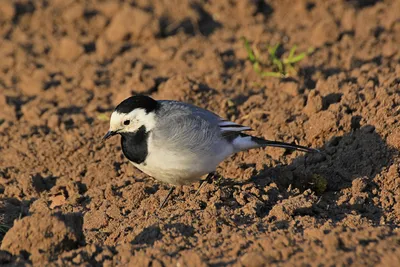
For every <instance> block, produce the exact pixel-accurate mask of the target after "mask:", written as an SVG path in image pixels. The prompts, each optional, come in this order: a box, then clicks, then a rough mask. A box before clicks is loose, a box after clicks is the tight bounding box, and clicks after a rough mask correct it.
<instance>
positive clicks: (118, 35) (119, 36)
mask: <svg viewBox="0 0 400 267" xmlns="http://www.w3.org/2000/svg"><path fill="white" fill-rule="evenodd" d="M151 18H152V17H151V14H150V13H147V12H145V11H143V10H141V9H139V8H132V7H124V8H122V9H120V10H119V11H118V13H117V14H115V15H114V17H113V18H112V20H111V23H110V25H109V26H108V27H107V29H106V31H105V37H106V39H107V40H108V41H110V42H112V43H115V42H120V41H122V40H123V39H124V38H125V36H127V35H128V34H133V35H134V36H135V37H138V36H139V35H140V34H141V33H142V32H143V30H144V29H145V28H146V27H149V24H150V22H151Z"/></svg>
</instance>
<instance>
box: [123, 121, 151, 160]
mask: <svg viewBox="0 0 400 267" xmlns="http://www.w3.org/2000/svg"><path fill="white" fill-rule="evenodd" d="M148 137H149V132H147V131H146V127H145V126H142V127H140V128H139V129H138V130H137V131H135V132H131V133H129V132H124V133H121V147H122V152H123V153H124V155H125V157H127V158H128V159H129V160H130V161H132V162H134V163H137V164H141V163H143V162H144V161H145V160H146V158H147V154H148V149H147V145H148V143H147V141H148Z"/></svg>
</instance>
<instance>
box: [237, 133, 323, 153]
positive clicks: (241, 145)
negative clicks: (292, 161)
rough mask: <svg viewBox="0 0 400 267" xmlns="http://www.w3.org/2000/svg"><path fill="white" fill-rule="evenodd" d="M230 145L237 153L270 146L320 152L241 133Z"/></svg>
mask: <svg viewBox="0 0 400 267" xmlns="http://www.w3.org/2000/svg"><path fill="white" fill-rule="evenodd" d="M232 144H233V146H234V147H235V149H236V150H237V151H244V150H249V149H252V148H259V147H267V146H272V147H281V148H288V149H294V150H299V151H303V152H310V153H315V152H318V153H319V152H320V151H319V150H318V149H314V148H308V147H305V146H300V145H295V144H288V143H284V142H279V141H270V140H265V139H263V138H259V137H254V136H251V135H247V134H243V133H242V134H240V135H239V136H237V137H236V138H235V139H234V140H233V142H232Z"/></svg>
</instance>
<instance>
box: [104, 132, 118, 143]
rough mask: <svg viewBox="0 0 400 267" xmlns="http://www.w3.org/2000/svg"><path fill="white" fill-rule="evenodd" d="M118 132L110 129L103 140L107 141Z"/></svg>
mask: <svg viewBox="0 0 400 267" xmlns="http://www.w3.org/2000/svg"><path fill="white" fill-rule="evenodd" d="M116 134H117V132H115V131H108V132H107V133H106V135H105V136H104V137H103V139H101V140H102V141H103V142H104V141H106V140H107V139H108V138H110V137H111V136H113V135H116Z"/></svg>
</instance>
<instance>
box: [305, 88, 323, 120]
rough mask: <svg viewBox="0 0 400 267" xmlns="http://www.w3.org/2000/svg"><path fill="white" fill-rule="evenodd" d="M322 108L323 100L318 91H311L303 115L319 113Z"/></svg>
mask: <svg viewBox="0 0 400 267" xmlns="http://www.w3.org/2000/svg"><path fill="white" fill-rule="evenodd" d="M322 107H323V99H322V96H321V95H320V94H319V92H318V91H315V90H313V91H311V92H310V93H309V94H308V98H307V105H306V106H305V107H304V113H306V114H307V115H308V116H310V115H312V114H314V113H317V112H318V111H321V110H322Z"/></svg>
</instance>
